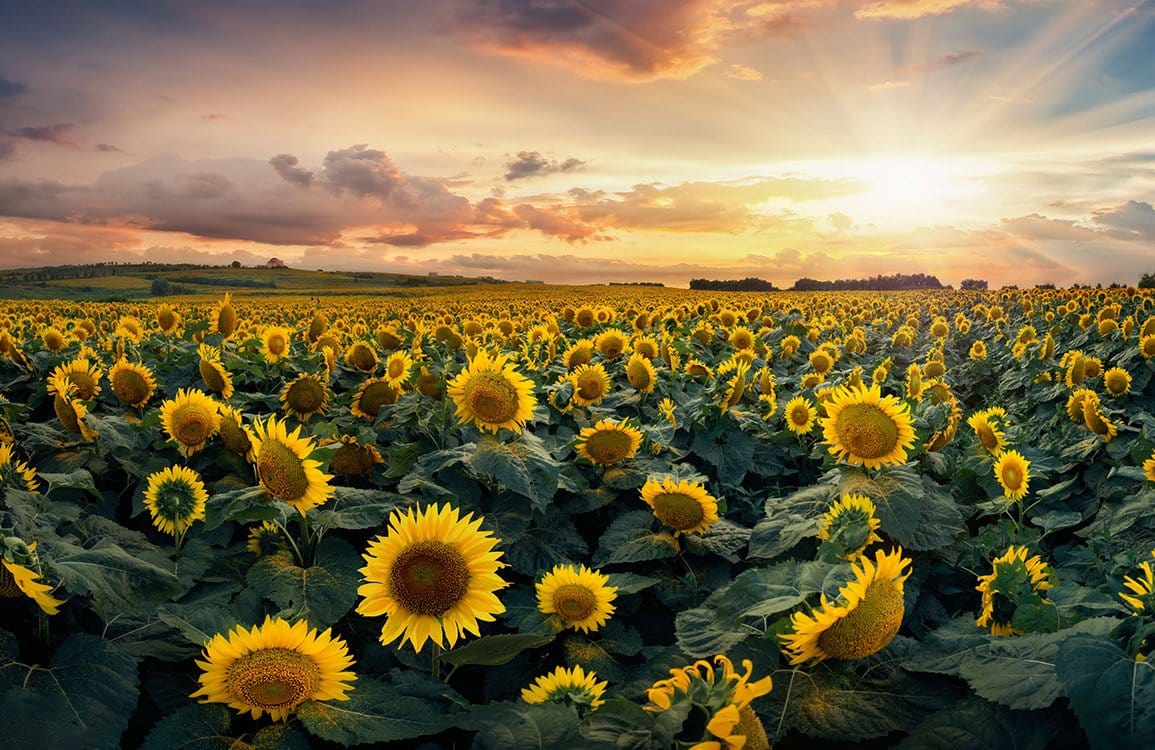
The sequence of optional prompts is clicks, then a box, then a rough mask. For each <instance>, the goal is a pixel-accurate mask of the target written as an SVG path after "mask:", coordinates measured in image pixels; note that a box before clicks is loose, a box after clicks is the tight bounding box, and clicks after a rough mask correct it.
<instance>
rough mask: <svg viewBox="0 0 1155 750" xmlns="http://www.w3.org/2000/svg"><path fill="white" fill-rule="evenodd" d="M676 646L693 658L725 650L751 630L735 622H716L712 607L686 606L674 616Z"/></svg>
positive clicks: (737, 642) (744, 637) (738, 641)
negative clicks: (741, 628)
mask: <svg viewBox="0 0 1155 750" xmlns="http://www.w3.org/2000/svg"><path fill="white" fill-rule="evenodd" d="M674 626H675V629H676V630H677V635H678V648H680V649H682V650H683V651H685V652H686V653H687V654H689V655H690V656H692V657H694V658H696V659H697V658H705V657H708V656H713V655H714V654H724V653H726V652H727V651H729V650H730V649H731V648H733V647H734V646H735V645H737V644H739V643H741V642H742V641H743V640H745V639H746V638H747V637H748V636H749V635H750V634H751V633H750V632H745V631H742V630H739V629H738V627H737V626H736V625H732V624H729V623H725V622H719V621H718V619H717V617H716V616H715V613H714V611H713V610H711V609H706V608H704V607H696V608H694V609H685V610H682V611H681V612H679V613H678V614H677V616H676V617H675V618H674Z"/></svg>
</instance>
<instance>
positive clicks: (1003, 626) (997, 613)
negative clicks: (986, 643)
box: [975, 546, 1051, 636]
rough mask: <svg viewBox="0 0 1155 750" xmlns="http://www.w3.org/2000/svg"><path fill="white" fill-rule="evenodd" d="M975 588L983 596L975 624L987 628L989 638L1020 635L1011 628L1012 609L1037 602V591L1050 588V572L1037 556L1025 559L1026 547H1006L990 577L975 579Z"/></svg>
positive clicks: (997, 559)
mask: <svg viewBox="0 0 1155 750" xmlns="http://www.w3.org/2000/svg"><path fill="white" fill-rule="evenodd" d="M978 582H979V585H978V586H976V587H975V589H976V590H977V591H979V592H980V593H981V594H982V595H983V598H982V611H981V612H980V613H979V616H978V619H976V620H975V624H976V625H978V626H979V627H980V628H990V631H991V635H1000V636H1002V635H1019V634H1020V633H1021V632H1022V631H1020V630H1015V629H1014V628H1012V627H1011V619H1012V618H1013V617H1014V614H1015V609H1016V608H1017V607H1018V605H1019V604H1020V603H1021V602H1022V601H1023V600H1024V599H1028V598H1038V599H1039V600H1040V601H1042V597H1041V596H1040V595H1039V592H1040V591H1046V590H1047V589H1049V588H1051V570H1050V567H1049V566H1048V565H1047V564H1046V563H1045V562H1043V559H1042V558H1041V557H1040V556H1039V555H1034V556H1033V557H1030V558H1028V557H1027V548H1026V547H1013V546H1012V547H1008V548H1007V551H1006V553H1004V554H1003V555H1002V556H1001V557H997V558H995V560H994V561H993V562H992V563H991V573H990V574H989V575H985V576H979V577H978Z"/></svg>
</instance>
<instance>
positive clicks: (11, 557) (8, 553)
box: [0, 536, 64, 615]
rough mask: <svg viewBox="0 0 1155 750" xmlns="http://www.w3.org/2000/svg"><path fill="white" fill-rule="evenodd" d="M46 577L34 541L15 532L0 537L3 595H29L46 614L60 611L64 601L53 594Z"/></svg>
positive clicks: (5, 596)
mask: <svg viewBox="0 0 1155 750" xmlns="http://www.w3.org/2000/svg"><path fill="white" fill-rule="evenodd" d="M43 581H44V577H43V575H41V572H40V561H39V560H38V559H37V555H36V543H35V542H33V543H32V544H25V543H24V541H23V540H22V539H18V538H16V537H12V536H9V537H5V538H4V539H3V540H2V541H0V598H4V599H15V598H17V597H19V596H26V597H28V598H29V599H31V600H32V601H34V602H36V604H37V606H39V607H40V609H42V610H43V611H44V613H45V614H49V615H54V614H57V613H58V612H59V611H60V606H61V605H62V604H64V601H63V600H61V599H57V598H56V597H54V596H52V587H51V586H49V585H48V584H47V583H44V582H43Z"/></svg>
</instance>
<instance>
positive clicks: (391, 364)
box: [385, 350, 413, 391]
mask: <svg viewBox="0 0 1155 750" xmlns="http://www.w3.org/2000/svg"><path fill="white" fill-rule="evenodd" d="M412 368H413V357H411V356H409V352H407V351H404V350H399V351H395V352H393V353H392V354H390V355H389V357H388V358H387V359H386V360H385V379H386V380H388V381H389V384H390V385H392V386H393V388H394V389H395V390H398V391H400V390H401V389H402V387H403V386H404V385H405V381H406V380H408V379H409V371H410V370H411V369H412Z"/></svg>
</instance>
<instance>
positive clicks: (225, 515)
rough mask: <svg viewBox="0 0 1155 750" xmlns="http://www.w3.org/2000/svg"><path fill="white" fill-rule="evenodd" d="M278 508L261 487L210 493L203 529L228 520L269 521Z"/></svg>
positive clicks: (212, 527) (210, 528)
mask: <svg viewBox="0 0 1155 750" xmlns="http://www.w3.org/2000/svg"><path fill="white" fill-rule="evenodd" d="M280 514H281V511H280V509H279V508H278V507H277V506H276V505H275V504H274V503H273V502H272V498H271V497H270V496H269V495H268V493H266V492H265V490H264V488H262V487H247V488H245V489H243V490H231V491H229V492H220V493H217V494H215V495H210V496H209V500H208V502H207V503H205V530H206V531H212V530H213V529H215V528H217V527H218V526H220V525H222V524H226V523H229V522H230V521H239V522H241V523H248V522H250V521H271V520H273V519H274V518H276V517H277V516H279V515H280Z"/></svg>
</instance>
